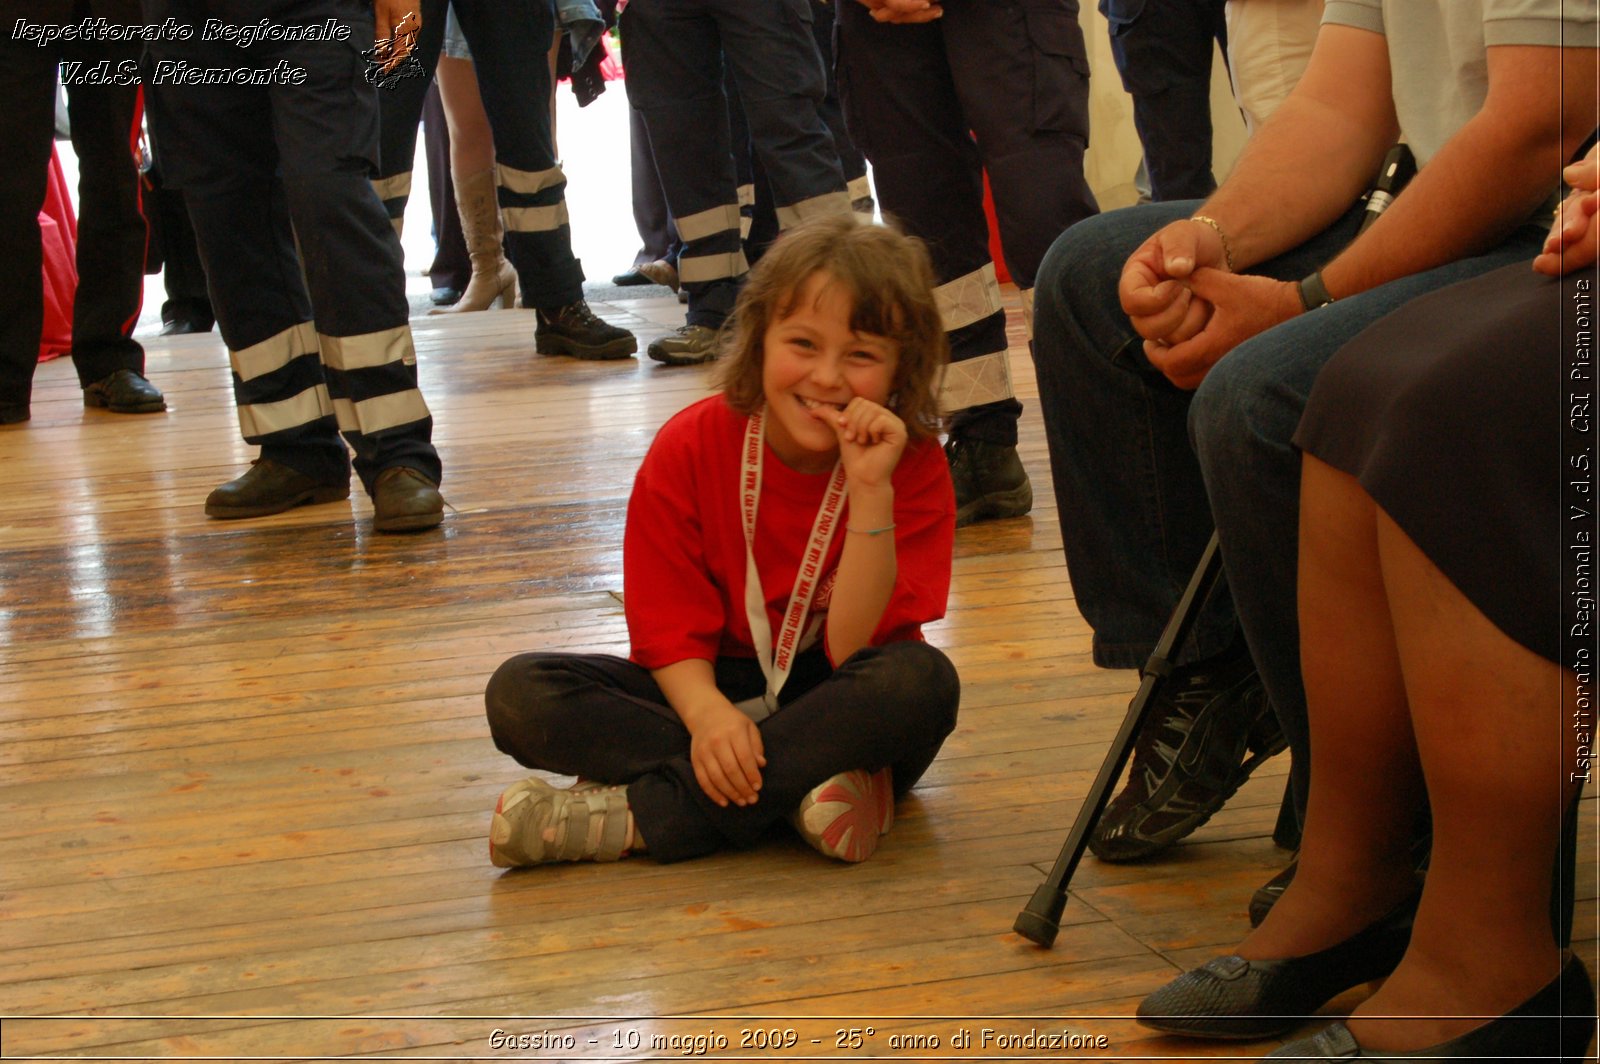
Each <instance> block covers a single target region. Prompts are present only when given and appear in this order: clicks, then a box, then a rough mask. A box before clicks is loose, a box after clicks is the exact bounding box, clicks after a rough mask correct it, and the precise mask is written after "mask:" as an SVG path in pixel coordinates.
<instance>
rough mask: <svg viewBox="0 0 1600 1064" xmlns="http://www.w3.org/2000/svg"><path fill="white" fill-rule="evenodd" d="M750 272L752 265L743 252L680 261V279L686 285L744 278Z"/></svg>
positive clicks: (698, 256)
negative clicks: (729, 278)
mask: <svg viewBox="0 0 1600 1064" xmlns="http://www.w3.org/2000/svg"><path fill="white" fill-rule="evenodd" d="M749 272H750V263H749V262H748V261H746V260H745V257H744V252H742V251H727V252H723V253H721V254H717V255H695V256H693V257H692V258H691V257H689V256H685V257H683V258H681V259H679V260H678V279H679V280H681V281H682V282H683V283H684V284H694V283H695V282H697V281H720V280H723V279H724V278H728V277H743V276H744V275H745V274H747V273H749Z"/></svg>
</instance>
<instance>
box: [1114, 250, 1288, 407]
mask: <svg viewBox="0 0 1600 1064" xmlns="http://www.w3.org/2000/svg"><path fill="white" fill-rule="evenodd" d="M1223 267H1224V253H1223V248H1222V240H1221V238H1220V237H1219V236H1218V235H1217V233H1216V231H1215V230H1213V229H1212V228H1211V227H1210V226H1207V225H1205V224H1204V223H1201V222H1196V221H1193V220H1191V219H1183V220H1181V221H1177V222H1173V223H1172V224H1170V225H1168V226H1166V227H1165V228H1163V229H1161V230H1160V231H1158V232H1157V233H1156V234H1155V235H1154V236H1152V237H1151V238H1150V239H1149V240H1146V241H1145V242H1144V243H1143V244H1141V245H1140V246H1139V248H1138V249H1137V250H1136V251H1134V253H1133V254H1132V255H1130V256H1129V257H1128V262H1127V264H1126V265H1125V266H1123V268H1122V277H1121V279H1120V280H1119V282H1118V284H1117V298H1118V300H1119V301H1120V302H1121V304H1122V309H1123V310H1124V311H1125V312H1126V313H1127V315H1128V320H1129V321H1130V322H1131V323H1132V325H1133V328H1134V331H1135V332H1137V333H1138V334H1139V335H1140V336H1142V337H1144V341H1145V342H1144V353H1145V357H1146V358H1147V359H1149V360H1150V364H1151V365H1152V366H1154V367H1155V368H1156V369H1158V370H1160V371H1161V373H1163V374H1164V375H1165V376H1166V378H1167V379H1168V380H1170V381H1171V382H1172V383H1173V384H1174V385H1176V386H1177V387H1179V388H1183V389H1186V390H1192V389H1194V388H1198V387H1199V386H1200V382H1201V381H1202V380H1204V379H1205V375H1206V374H1207V373H1208V372H1209V371H1210V369H1211V367H1212V366H1214V365H1216V363H1217V361H1218V360H1219V359H1221V358H1222V356H1223V355H1226V354H1227V353H1228V352H1229V351H1231V350H1233V349H1234V348H1235V347H1237V346H1238V345H1239V344H1241V343H1243V342H1244V341H1246V340H1248V339H1250V338H1251V337H1252V336H1255V335H1257V334H1259V333H1262V332H1265V331H1266V330H1267V329H1270V328H1272V327H1273V326H1274V325H1277V324H1278V323H1280V322H1283V321H1287V320H1288V319H1289V318H1292V317H1293V316H1294V315H1295V314H1297V313H1299V312H1300V309H1301V307H1300V300H1299V297H1298V296H1297V295H1296V294H1295V290H1294V286H1293V285H1292V284H1289V283H1287V282H1284V281H1275V280H1273V279H1272V278H1270V277H1261V276H1255V275H1247V274H1234V273H1230V272H1228V271H1227V270H1226V269H1225V268H1223Z"/></svg>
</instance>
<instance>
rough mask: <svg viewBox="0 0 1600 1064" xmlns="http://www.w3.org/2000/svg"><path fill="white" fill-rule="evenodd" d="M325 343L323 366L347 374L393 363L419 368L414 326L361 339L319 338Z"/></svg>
mask: <svg viewBox="0 0 1600 1064" xmlns="http://www.w3.org/2000/svg"><path fill="white" fill-rule="evenodd" d="M317 339H318V340H320V341H321V342H322V364H323V365H325V366H328V367H330V368H331V369H341V370H344V371H346V372H349V371H350V370H356V369H372V368H373V367H374V366H386V365H388V364H389V363H391V362H403V363H405V364H406V365H408V366H411V365H415V364H416V361H417V349H416V348H415V347H414V346H413V345H412V343H411V326H409V325H396V326H395V327H394V328H392V329H380V330H379V331H377V332H371V333H362V334H361V335H359V336H327V335H323V334H319V335H318V337H317Z"/></svg>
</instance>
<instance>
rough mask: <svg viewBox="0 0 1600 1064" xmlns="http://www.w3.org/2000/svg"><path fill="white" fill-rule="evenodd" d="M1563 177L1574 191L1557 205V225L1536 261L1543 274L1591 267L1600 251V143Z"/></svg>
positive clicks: (1535, 267) (1551, 231)
mask: <svg viewBox="0 0 1600 1064" xmlns="http://www.w3.org/2000/svg"><path fill="white" fill-rule="evenodd" d="M1561 176H1562V177H1563V178H1565V179H1566V182H1567V184H1569V185H1571V186H1572V192H1571V193H1570V194H1569V195H1568V196H1567V198H1566V199H1565V200H1563V201H1562V202H1561V206H1559V207H1557V208H1556V220H1555V224H1553V225H1552V226H1551V227H1550V235H1549V236H1548V237H1547V238H1546V239H1545V242H1544V250H1543V252H1542V254H1540V255H1539V257H1538V258H1536V259H1534V260H1533V268H1534V269H1535V270H1537V271H1538V272H1540V273H1544V274H1549V275H1550V276H1551V277H1559V276H1561V275H1562V274H1563V273H1567V272H1569V271H1571V270H1576V269H1579V268H1581V267H1583V266H1588V265H1589V264H1591V263H1593V262H1594V261H1595V257H1596V254H1597V252H1600V233H1597V230H1600V192H1597V191H1596V189H1600V144H1597V145H1595V146H1594V147H1593V148H1590V149H1589V154H1587V155H1585V156H1584V157H1583V161H1582V162H1576V163H1573V164H1572V165H1571V166H1569V167H1567V168H1566V169H1565V170H1564V171H1562V174H1561Z"/></svg>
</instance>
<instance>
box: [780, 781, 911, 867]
mask: <svg viewBox="0 0 1600 1064" xmlns="http://www.w3.org/2000/svg"><path fill="white" fill-rule="evenodd" d="M789 822H790V823H791V824H793V825H794V829H795V830H796V831H798V832H799V833H800V837H801V838H803V839H805V840H806V842H808V843H810V844H811V847H812V849H814V850H816V851H817V852H818V853H820V854H823V855H824V856H827V857H833V858H837V859H838V860H840V861H850V862H856V861H865V860H866V859H867V858H868V857H871V856H872V854H873V852H874V851H875V850H877V848H878V839H879V837H880V836H882V835H884V834H886V833H887V832H888V830H889V828H890V827H891V826H892V825H893V824H894V780H893V778H892V776H891V775H890V772H889V770H888V769H886V768H885V769H879V770H878V771H877V772H868V771H867V770H866V769H860V768H857V769H851V770H850V771H849V772H841V773H839V774H838V775H836V776H829V777H828V778H827V779H825V780H823V781H822V782H821V783H819V784H817V785H816V786H815V787H813V788H811V790H810V791H809V792H807V794H806V796H805V797H804V798H802V799H800V805H799V807H798V808H797V809H795V811H794V813H793V814H791V815H790V817H789Z"/></svg>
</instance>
